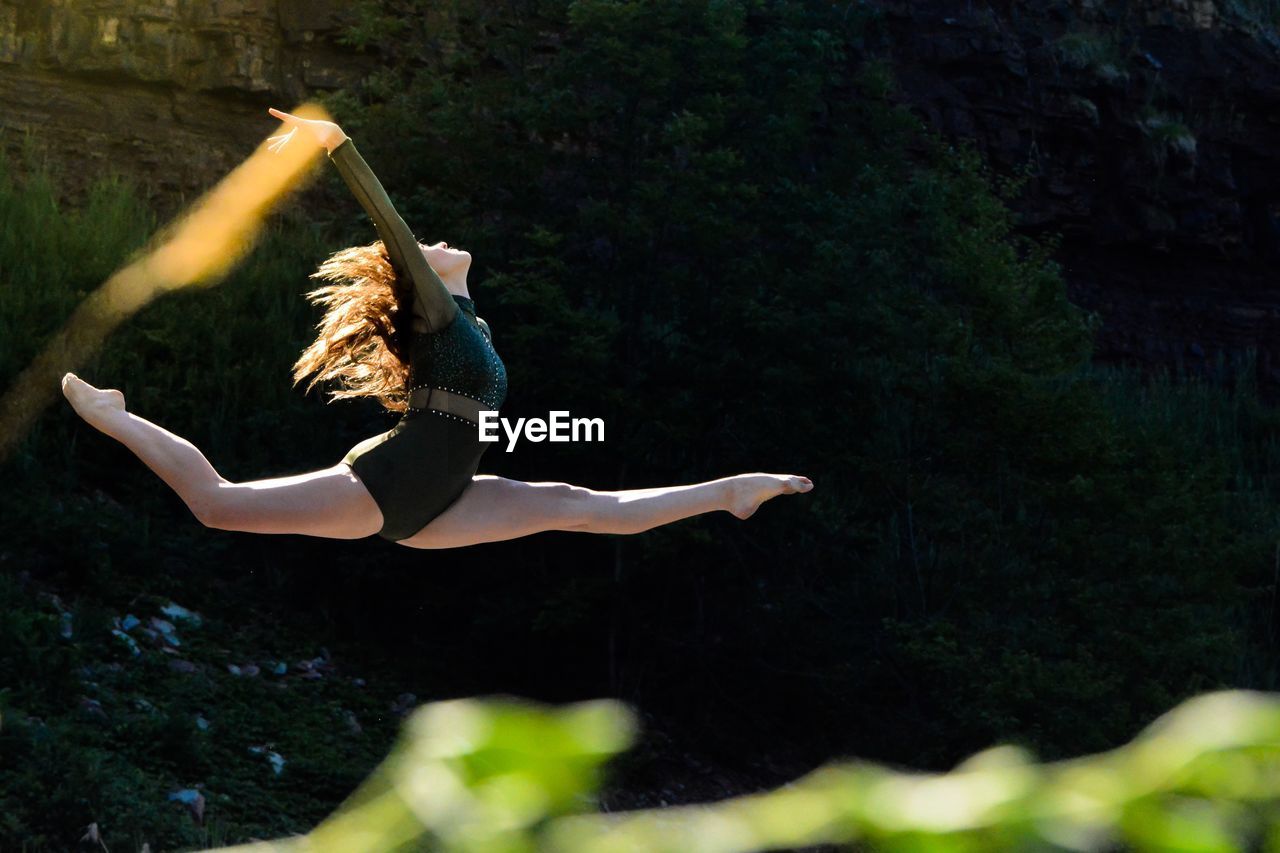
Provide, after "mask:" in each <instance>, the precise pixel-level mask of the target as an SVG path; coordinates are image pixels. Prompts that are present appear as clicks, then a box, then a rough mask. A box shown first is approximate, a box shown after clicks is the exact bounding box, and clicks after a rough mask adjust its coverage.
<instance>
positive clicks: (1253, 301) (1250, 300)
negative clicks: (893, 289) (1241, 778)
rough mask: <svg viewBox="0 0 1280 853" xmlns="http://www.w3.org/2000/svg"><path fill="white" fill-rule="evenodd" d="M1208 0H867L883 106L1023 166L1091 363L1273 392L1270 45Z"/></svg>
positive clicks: (1242, 8) (1035, 225)
mask: <svg viewBox="0 0 1280 853" xmlns="http://www.w3.org/2000/svg"><path fill="white" fill-rule="evenodd" d="M1258 5H1263V4H1260V3H1254V4H1250V3H1248V2H1244V0H1239V1H1238V2H1212V0H1135V2H1105V1H1104V0H1070V1H1068V0H1049V2H993V3H985V2H984V3H979V2H929V0H923V2H921V1H920V0H913V1H912V2H882V3H879V4H877V6H878V7H879V8H880V9H881V10H882V11H883V12H884V15H885V18H884V20H885V24H886V28H887V31H888V33H889V36H888V40H887V41H888V43H887V44H886V45H884V49H885V50H886V51H887V52H888V53H889V54H890V55H891V57H892V64H893V66H894V68H895V71H896V72H897V74H898V77H899V81H900V84H901V88H902V97H903V98H904V99H905V100H906V101H907V102H908V103H910V104H911V105H912V106H913V108H914V109H915V110H917V111H918V113H919V114H920V115H921V116H922V117H923V118H924V119H925V120H926V121H927V122H928V123H929V124H930V125H931V126H932V127H934V128H936V129H938V130H940V131H941V132H943V133H944V134H946V135H948V136H950V137H965V138H969V139H972V140H974V142H975V143H976V145H977V146H978V147H979V148H980V149H981V150H982V151H983V152H984V153H985V155H986V156H987V158H988V160H989V161H990V162H991V163H992V165H993V166H994V167H995V168H996V169H997V170H998V171H1000V172H1005V173H1012V172H1022V171H1025V172H1026V173H1027V174H1028V175H1029V181H1028V184H1027V187H1026V192H1025V194H1024V196H1023V198H1022V199H1021V201H1020V202H1019V203H1018V204H1017V205H1016V207H1017V208H1018V210H1019V212H1020V214H1021V215H1022V221H1023V223H1024V227H1025V228H1026V229H1028V230H1029V231H1036V230H1040V229H1044V230H1048V231H1056V232H1059V233H1061V234H1062V236H1063V242H1062V248H1061V251H1060V253H1059V255H1058V257H1059V260H1060V261H1061V262H1062V264H1063V267H1064V275H1065V277H1066V279H1067V281H1068V284H1069V287H1070V292H1071V295H1072V298H1073V301H1075V302H1077V303H1078V304H1082V305H1085V306H1086V307H1089V308H1092V309H1094V310H1097V311H1098V313H1099V314H1100V315H1101V317H1102V319H1103V321H1104V328H1103V329H1102V332H1101V334H1100V338H1099V356H1100V357H1101V358H1104V359H1115V360H1119V359H1133V360H1137V361H1140V362H1143V363H1147V364H1160V365H1167V366H1172V365H1174V364H1176V363H1182V364H1183V365H1185V366H1186V367H1188V368H1191V369H1193V370H1198V371H1206V372H1213V366H1214V364H1215V361H1216V359H1217V358H1218V357H1219V356H1222V357H1224V359H1225V361H1226V362H1227V364H1228V365H1230V364H1231V362H1232V361H1233V360H1237V359H1240V358H1241V357H1242V356H1243V355H1244V353H1245V352H1246V351H1247V350H1248V349H1250V348H1256V349H1257V350H1258V372H1259V378H1260V379H1261V380H1262V381H1263V382H1264V383H1265V384H1270V385H1272V386H1274V387H1273V391H1274V390H1275V388H1280V334H1278V333H1280V277H1277V276H1276V275H1275V274H1274V271H1273V268H1274V264H1275V262H1276V260H1277V258H1280V39H1277V36H1276V30H1275V28H1273V27H1270V26H1266V25H1264V24H1263V22H1262V21H1261V20H1260V19H1259V16H1258V15H1257V14H1256V13H1254V12H1251V8H1252V7H1254V6H1258Z"/></svg>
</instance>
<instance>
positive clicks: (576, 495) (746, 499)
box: [399, 474, 813, 548]
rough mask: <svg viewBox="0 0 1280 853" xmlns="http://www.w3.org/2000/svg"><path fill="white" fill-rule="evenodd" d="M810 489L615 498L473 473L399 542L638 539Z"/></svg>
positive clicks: (698, 489) (793, 481)
mask: <svg viewBox="0 0 1280 853" xmlns="http://www.w3.org/2000/svg"><path fill="white" fill-rule="evenodd" d="M812 488H813V483H812V482H811V481H810V480H809V478H808V477H799V476H793V475H786V474H740V475H738V476H736V477H722V478H720V479H719V480H711V481H710V482H706V483H695V484H693V485H689V486H669V487H665V488H656V489H628V490H624V491H617V492H607V491H596V490H594V489H587V488H583V487H582V486H571V485H569V484H568V483H525V482H522V481H520V480H508V479H507V478H505V477H495V476H492V475H490V474H478V475H476V476H475V477H474V478H473V479H472V481H471V485H470V486H468V487H467V489H466V491H464V492H463V493H462V495H461V496H460V497H459V498H458V500H456V501H455V502H454V503H453V505H452V506H450V507H449V508H448V509H447V510H445V511H444V512H443V513H441V514H440V515H439V516H437V517H436V518H435V519H433V520H432V521H431V523H430V524H428V525H427V526H426V527H424V528H423V529H422V530H420V531H419V532H418V533H415V534H414V535H413V536H411V537H409V538H408V539H402V540H400V542H399V544H401V545H407V546H409V547H410V548H460V547H462V546H465V545H476V544H479V543H481V542H498V541H500V540H503V539H515V538H517V537H520V536H528V535H530V534H533V533H541V532H543V531H547V530H568V531H578V532H582V533H640V532H641V531H644V530H651V529H653V528H654V527H658V526H660V525H663V524H670V523H671V522H673V521H679V520H680V519H682V518H688V517H690V516H693V515H700V514H701V513H704V512H713V511H715V510H720V509H722V510H725V511H727V512H731V513H733V514H734V515H735V516H737V517H738V518H747V517H749V516H750V515H751V514H752V513H754V512H755V511H756V509H757V508H758V507H759V506H760V504H762V503H764V502H765V501H767V500H768V499H769V498H772V497H776V496H777V495H782V494H793V493H796V492H807V491H809V490H810V489H812Z"/></svg>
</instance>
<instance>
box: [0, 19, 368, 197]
mask: <svg viewBox="0 0 1280 853" xmlns="http://www.w3.org/2000/svg"><path fill="white" fill-rule="evenodd" d="M350 6H351V4H349V3H344V2H342V0H151V2H146V1H145V0H33V1H32V0H0V146H3V148H4V150H5V153H6V154H8V155H9V157H10V159H11V160H15V159H16V160H18V167H19V168H21V163H22V161H21V157H22V149H23V146H24V141H25V140H26V137H28V136H30V137H32V141H34V142H35V143H36V148H37V150H38V151H39V152H40V155H41V156H45V157H47V158H48V159H49V160H50V161H51V163H53V164H54V165H55V166H56V167H57V168H58V170H59V171H60V172H61V173H62V174H63V175H65V176H66V178H67V179H68V181H69V186H68V191H69V193H70V194H72V195H75V194H78V193H80V192H82V191H83V190H84V189H85V188H86V187H87V185H88V184H89V183H90V182H91V181H92V179H93V178H94V177H95V176H97V175H100V174H101V173H102V172H103V171H104V170H106V169H110V168H112V167H115V168H116V169H118V170H119V171H121V172H123V173H125V174H128V175H130V176H131V177H134V178H136V179H137V180H139V181H140V182H141V185H142V187H143V189H144V191H145V192H147V193H148V196H149V197H150V198H151V199H152V200H153V202H154V203H155V204H156V206H157V209H158V210H160V211H161V212H163V213H169V212H172V211H173V210H176V209H177V208H178V207H179V206H180V205H181V204H182V203H183V202H184V201H189V200H191V199H193V198H194V197H195V196H197V195H198V194H199V193H200V192H202V191H204V190H205V189H207V188H208V187H210V186H211V185H212V184H214V183H215V182H216V181H217V180H218V179H219V178H221V177H222V176H223V175H225V174H226V173H227V172H228V171H229V170H230V169H231V168H233V167H234V166H235V165H236V164H237V163H239V162H240V161H241V160H242V159H244V157H245V156H246V155H247V154H248V153H249V152H250V151H252V150H253V148H254V147H255V146H256V145H257V144H258V143H259V142H260V141H261V140H262V139H263V137H264V136H266V135H268V134H269V133H271V132H273V131H274V130H275V129H276V127H277V126H278V124H277V122H276V121H275V120H274V119H272V118H271V117H270V116H269V115H267V112H266V108H267V106H277V107H279V108H281V109H286V110H287V109H289V108H290V107H291V106H293V105H294V104H296V103H298V102H299V101H301V100H302V99H304V98H305V97H307V96H308V95H311V94H313V93H315V92H318V91H324V90H330V89H334V88H337V87H340V86H343V85H348V84H351V83H354V82H356V81H358V80H359V79H360V78H361V77H362V76H363V75H364V74H365V73H366V72H367V70H368V69H369V68H370V67H371V65H372V62H373V58H372V57H370V56H368V55H364V54H361V53H358V52H356V51H355V50H353V49H351V48H348V47H344V46H342V45H340V44H339V43H338V41H337V37H338V35H339V32H340V28H341V26H342V25H343V24H344V22H345V21H346V20H348V18H347V17H346V16H348V15H349V14H350V11H349V8H350Z"/></svg>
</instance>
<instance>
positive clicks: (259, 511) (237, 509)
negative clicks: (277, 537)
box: [205, 462, 382, 539]
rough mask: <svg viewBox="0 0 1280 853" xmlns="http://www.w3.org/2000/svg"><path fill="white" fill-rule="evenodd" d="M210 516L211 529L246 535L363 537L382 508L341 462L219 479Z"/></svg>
mask: <svg viewBox="0 0 1280 853" xmlns="http://www.w3.org/2000/svg"><path fill="white" fill-rule="evenodd" d="M208 516H209V517H208V518H207V519H206V520H205V523H206V524H207V525H208V526H209V527H216V528H219V529H222V530H240V531H244V532H247V533H296V534H301V535H304V536H322V537H326V538H329V539H362V538H364V537H366V536H372V535H373V534H375V533H377V532H378V531H379V530H381V529H382V511H381V510H380V509H378V505H377V503H375V502H374V500H373V498H372V496H370V494H369V491H368V490H367V489H366V488H365V487H364V484H363V483H361V482H360V478H359V477H357V476H356V475H355V473H354V472H353V471H352V470H351V466H350V465H348V464H346V463H345V462H339V463H338V464H337V465H335V466H333V467H332V468H326V469H324V470H322V471H312V472H309V473H306V474H295V475H293V476H289V477H276V478H274V479H270V480H253V481H250V482H245V483H230V482H227V483H222V484H221V485H220V486H219V487H218V493H217V497H216V499H215V500H214V501H213V504H212V507H211V509H210V511H209V513H208Z"/></svg>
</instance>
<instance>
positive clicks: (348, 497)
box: [62, 373, 382, 539]
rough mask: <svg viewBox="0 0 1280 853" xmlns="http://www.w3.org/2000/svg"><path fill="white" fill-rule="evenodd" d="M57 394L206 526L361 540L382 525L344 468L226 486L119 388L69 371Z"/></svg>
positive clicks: (199, 457) (183, 442) (368, 499)
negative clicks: (134, 409)
mask: <svg viewBox="0 0 1280 853" xmlns="http://www.w3.org/2000/svg"><path fill="white" fill-rule="evenodd" d="M62 390H63V393H64V394H65V395H66V397H67V399H68V400H69V401H70V403H71V405H72V406H73V407H74V408H75V410H76V412H77V413H78V414H79V415H80V416H81V417H82V418H84V419H85V421H87V422H88V423H89V424H90V425H91V426H93V427H95V428H97V429H99V430H101V431H102V432H104V433H106V434H107V435H109V436H111V437H112V438H114V439H116V440H117V441H119V442H120V443H121V444H124V445H125V446H126V447H128V448H129V449H130V450H132V451H133V452H134V453H135V454H137V456H138V458H139V459H141V460H142V461H143V462H144V463H146V465H147V467H148V468H150V469H151V470H152V471H154V472H155V473H156V474H157V475H158V476H159V477H160V479H162V480H164V481H165V482H166V483H168V484H169V486H170V487H171V488H172V489H173V490H174V491H175V492H177V493H178V497H180V498H182V500H183V501H184V502H185V503H186V505H187V506H188V507H189V508H190V509H191V512H192V514H194V515H195V517H196V518H197V519H199V520H200V522H201V523H203V524H205V525H206V526H208V527H216V528H219V529H222V530H241V531H246V532H250V533H297V534H303V535H307V536H324V537H328V538H332V539H360V538H363V537H365V536H370V535H372V534H374V533H377V532H378V531H379V530H380V529H381V528H382V511H381V510H379V509H378V505H377V504H376V503H375V502H374V500H373V498H372V497H370V495H369V492H368V490H366V489H365V487H364V485H363V484H362V483H361V482H360V479H359V478H358V477H356V475H355V474H354V473H352V471H351V468H350V467H349V466H347V465H344V464H341V463H339V464H338V465H335V466H334V467H333V468H328V469H325V470H323V471H315V472H311V473H308V474H298V475H295V476H291V477H278V478H276V479H273V480H257V481H253V482H247V483H232V482H230V481H229V480H226V479H224V478H223V477H222V476H221V475H220V474H218V472H217V471H216V470H214V467H213V466H212V465H210V464H209V460H208V459H206V458H205V457H204V454H202V453H201V452H200V450H199V449H198V448H197V447H196V446H195V445H193V444H192V443H191V442H189V441H187V440H186V439H185V438H182V437H181V436H178V435H174V434H173V433H171V432H169V431H168V430H166V429H164V428H163V427H160V426H157V425H156V424H153V423H151V422H150V421H148V420H146V419H144V418H140V417H138V416H137V415H135V414H133V413H131V412H127V411H125V408H124V395H123V394H121V393H120V392H119V391H117V390H115V389H98V388H95V387H93V386H92V385H90V384H88V383H87V382H84V381H83V380H81V379H80V378H79V377H77V376H75V375H74V374H70V373H68V374H67V375H66V376H65V377H63V380H62Z"/></svg>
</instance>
